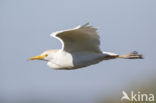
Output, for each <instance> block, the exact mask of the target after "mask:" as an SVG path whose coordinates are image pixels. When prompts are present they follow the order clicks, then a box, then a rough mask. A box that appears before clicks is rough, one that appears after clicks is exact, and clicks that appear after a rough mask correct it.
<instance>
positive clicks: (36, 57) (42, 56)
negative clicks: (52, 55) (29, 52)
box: [29, 55, 45, 60]
mask: <svg viewBox="0 0 156 103" xmlns="http://www.w3.org/2000/svg"><path fill="white" fill-rule="evenodd" d="M44 58H45V55H39V56H34V57H31V58H29V60H42V59H44Z"/></svg>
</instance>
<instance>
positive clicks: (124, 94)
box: [121, 91, 131, 101]
mask: <svg viewBox="0 0 156 103" xmlns="http://www.w3.org/2000/svg"><path fill="white" fill-rule="evenodd" d="M122 94H123V96H122V97H121V101H123V100H124V99H126V100H129V101H131V100H130V98H129V97H128V94H127V93H126V92H125V91H122Z"/></svg>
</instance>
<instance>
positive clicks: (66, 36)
mask: <svg viewBox="0 0 156 103" xmlns="http://www.w3.org/2000/svg"><path fill="white" fill-rule="evenodd" d="M88 24H89V23H86V24H84V25H82V26H78V27H76V28H74V29H69V30H63V31H58V32H54V33H52V34H51V36H53V37H55V38H57V39H59V40H60V41H61V43H62V49H63V50H65V51H67V52H79V51H88V52H96V53H101V50H100V48H99V45H100V40H99V36H98V34H97V32H96V31H97V28H94V27H92V26H88Z"/></svg>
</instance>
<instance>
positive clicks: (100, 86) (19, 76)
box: [0, 0, 156, 103]
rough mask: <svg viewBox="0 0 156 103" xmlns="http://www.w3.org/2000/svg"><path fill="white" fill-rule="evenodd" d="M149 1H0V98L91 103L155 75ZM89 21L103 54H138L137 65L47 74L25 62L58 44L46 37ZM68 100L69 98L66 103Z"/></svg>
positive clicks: (154, 8) (154, 5)
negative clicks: (96, 31)
mask: <svg viewBox="0 0 156 103" xmlns="http://www.w3.org/2000/svg"><path fill="white" fill-rule="evenodd" d="M155 18H156V1H155V0H92V1H91V0H77V1H74V0H68V1H67V0H25V1H24V0H23V1H22V0H1V1H0V35H1V38H0V47H1V56H0V57H1V62H0V64H1V69H0V82H1V83H2V85H1V86H0V99H2V100H12V99H17V98H29V97H33V98H41V97H43V98H50V99H52V100H54V101H61V100H62V101H66V102H73V101H78V100H79V101H81V102H84V101H85V102H89V103H91V102H93V100H94V98H96V97H98V95H101V94H103V95H104V96H105V95H107V94H109V93H112V92H113V91H122V90H123V89H124V88H126V87H128V85H129V84H131V83H136V85H137V84H139V83H140V82H142V81H144V80H148V78H149V77H150V76H151V75H154V74H155V73H156V69H155V68H156V64H155V61H156V58H155V53H156V46H155V44H156V35H155V34H156V30H155V28H156V19H155ZM86 22H90V25H92V26H95V27H98V28H99V30H98V33H99V35H100V40H101V49H102V50H103V51H108V52H114V53H118V54H124V53H129V52H131V51H134V50H136V51H138V52H139V53H141V54H143V55H144V58H145V59H143V60H122V59H116V60H109V61H103V62H101V63H99V64H97V65H93V66H89V67H86V68H83V69H77V70H70V71H65V70H62V71H59V70H52V69H50V68H49V67H48V66H47V65H46V62H43V61H32V62H28V61H27V59H28V58H29V57H32V56H35V55H38V54H40V53H42V52H43V51H45V50H47V49H59V48H61V43H60V42H59V41H58V40H57V39H55V38H51V37H50V34H51V33H52V32H55V31H58V30H63V29H70V28H74V27H76V26H77V25H83V24H84V23H86ZM71 98H72V99H71Z"/></svg>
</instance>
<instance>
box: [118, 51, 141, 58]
mask: <svg viewBox="0 0 156 103" xmlns="http://www.w3.org/2000/svg"><path fill="white" fill-rule="evenodd" d="M118 58H124V59H143V55H141V54H138V52H136V51H133V52H131V53H129V54H124V55H118Z"/></svg>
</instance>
